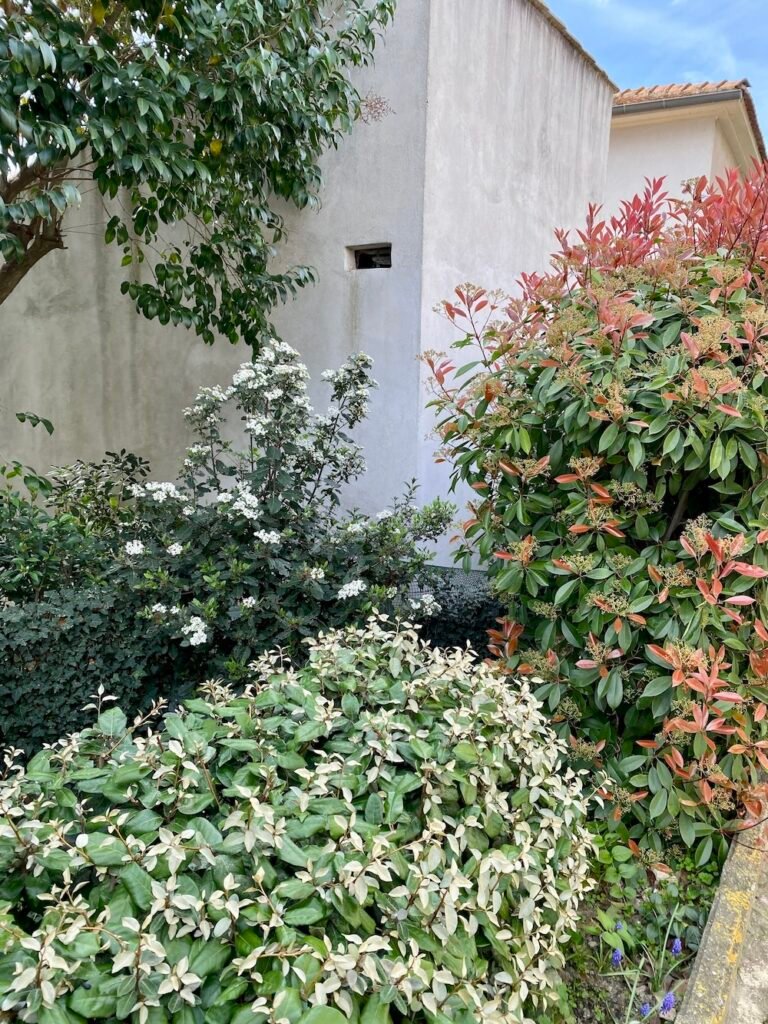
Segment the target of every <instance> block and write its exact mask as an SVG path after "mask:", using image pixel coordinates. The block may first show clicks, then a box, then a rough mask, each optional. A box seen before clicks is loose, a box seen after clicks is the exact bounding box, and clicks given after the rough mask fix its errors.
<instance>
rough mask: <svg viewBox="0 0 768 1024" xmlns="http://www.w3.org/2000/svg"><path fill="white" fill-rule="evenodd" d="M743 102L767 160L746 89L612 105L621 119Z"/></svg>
mask: <svg viewBox="0 0 768 1024" xmlns="http://www.w3.org/2000/svg"><path fill="white" fill-rule="evenodd" d="M734 100H735V101H736V102H743V104H744V113H745V116H746V119H747V121H748V122H749V126H750V129H751V131H752V135H753V136H754V140H755V148H756V149H757V151H758V153H759V155H760V159H761V160H766V159H768V155H766V149H765V140H764V139H763V133H762V132H761V130H760V122H759V121H758V120H757V111H756V110H755V104H754V102H753V100H752V96H751V95H750V93H749V91H748V90H746V89H723V90H721V91H719V92H705V93H698V94H695V95H693V96H672V97H660V98H659V99H654V100H642V101H641V102H639V103H615V104H614V105H613V116H614V117H622V116H626V115H628V114H647V113H651V112H652V111H654V110H673V109H675V108H679V107H699V106H704V105H705V104H708V103H728V102H732V101H734Z"/></svg>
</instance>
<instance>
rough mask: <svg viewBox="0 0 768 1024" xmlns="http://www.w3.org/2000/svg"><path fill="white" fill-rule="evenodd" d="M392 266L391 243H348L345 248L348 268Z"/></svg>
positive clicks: (378, 268)
mask: <svg viewBox="0 0 768 1024" xmlns="http://www.w3.org/2000/svg"><path fill="white" fill-rule="evenodd" d="M391 266H392V245H391V243H389V242H381V243H379V244H378V245H350V246H349V247H348V248H347V268H348V269H349V270H389V268H390V267H391Z"/></svg>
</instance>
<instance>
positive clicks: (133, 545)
mask: <svg viewBox="0 0 768 1024" xmlns="http://www.w3.org/2000/svg"><path fill="white" fill-rule="evenodd" d="M125 553H126V555H129V556H131V557H133V556H134V555H143V554H144V544H143V542H142V541H140V540H129V541H128V542H127V544H126V545H125Z"/></svg>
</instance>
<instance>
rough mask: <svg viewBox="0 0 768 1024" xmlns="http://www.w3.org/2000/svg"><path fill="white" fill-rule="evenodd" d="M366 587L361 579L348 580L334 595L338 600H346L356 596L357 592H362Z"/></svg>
mask: <svg viewBox="0 0 768 1024" xmlns="http://www.w3.org/2000/svg"><path fill="white" fill-rule="evenodd" d="M367 589H368V587H367V585H366V584H365V582H364V581H363V580H350V582H349V583H345V584H344V586H343V587H341V589H340V590H339V592H338V594H337V595H336V596H337V597H338V598H339V600H341V601H346V600H348V599H349V598H350V597H357V596H358V595H359V594H362V593H364V592H365V591H366V590H367Z"/></svg>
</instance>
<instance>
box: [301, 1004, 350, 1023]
mask: <svg viewBox="0 0 768 1024" xmlns="http://www.w3.org/2000/svg"><path fill="white" fill-rule="evenodd" d="M299 1024H347V1018H346V1017H345V1016H344V1015H343V1014H342V1013H339V1011H338V1010H334V1009H333V1008H332V1007H330V1006H313V1007H312V1009H311V1010H310V1011H309V1012H308V1013H305V1014H304V1016H303V1017H302V1018H301V1020H300V1021H299Z"/></svg>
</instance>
